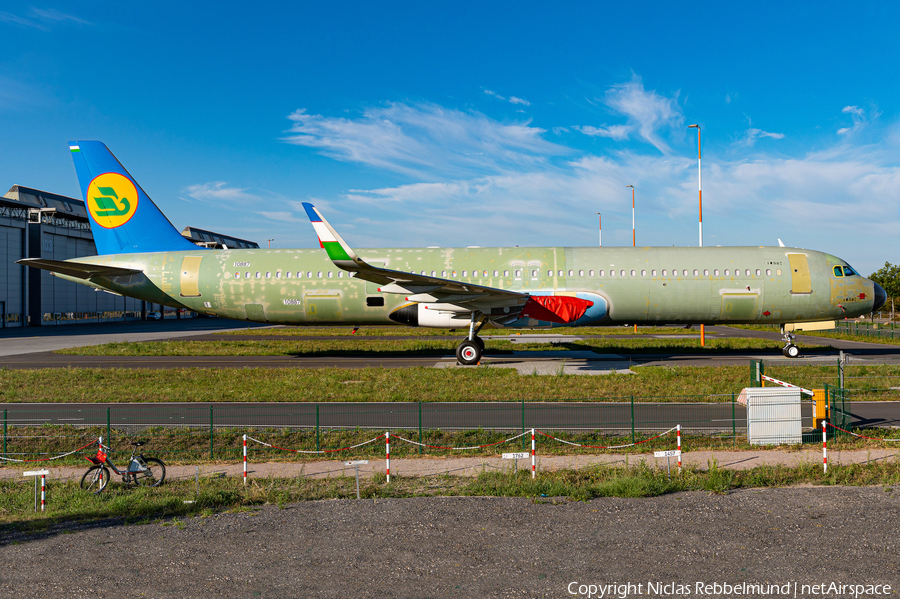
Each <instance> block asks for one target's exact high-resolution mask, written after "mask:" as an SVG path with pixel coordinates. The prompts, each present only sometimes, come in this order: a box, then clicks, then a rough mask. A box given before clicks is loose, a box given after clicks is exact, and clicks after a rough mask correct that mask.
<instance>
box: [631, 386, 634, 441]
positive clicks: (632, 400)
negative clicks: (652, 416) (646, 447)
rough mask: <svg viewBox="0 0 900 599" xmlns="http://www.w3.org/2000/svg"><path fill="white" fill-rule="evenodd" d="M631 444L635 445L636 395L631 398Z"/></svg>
mask: <svg viewBox="0 0 900 599" xmlns="http://www.w3.org/2000/svg"><path fill="white" fill-rule="evenodd" d="M631 442H632V443H634V395H632V396H631Z"/></svg>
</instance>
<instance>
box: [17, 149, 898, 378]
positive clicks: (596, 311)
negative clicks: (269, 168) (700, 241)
mask: <svg viewBox="0 0 900 599" xmlns="http://www.w3.org/2000/svg"><path fill="white" fill-rule="evenodd" d="M70 150H71V154H72V159H73V160H74V162H75V171H76V173H77V175H78V181H79V183H80V185H81V189H82V192H83V194H84V201H85V206H86V208H87V211H88V214H89V215H90V223H91V230H92V232H93V235H94V241H95V243H96V246H97V252H98V254H99V255H98V256H93V257H88V258H76V259H72V260H66V261H57V260H45V259H42V258H27V259H24V260H20V261H19V262H20V263H22V264H27V265H28V266H32V267H35V268H41V269H44V270H48V271H50V272H51V273H53V274H54V275H55V276H57V277H60V278H63V279H66V280H69V281H74V282H76V283H80V284H83V285H89V286H91V287H95V288H98V289H103V290H106V291H111V292H113V293H117V294H121V295H125V296H129V297H134V298H138V299H141V300H145V301H149V302H153V303H158V304H163V305H166V306H170V307H174V308H187V309H190V310H194V311H196V312H200V313H206V314H210V315H216V316H221V317H225V318H232V319H235V320H247V321H253V322H268V323H273V324H286V325H305V324H337V323H349V324H353V325H376V324H394V323H401V324H406V325H410V326H424V327H438V328H448V329H457V328H465V327H468V330H469V334H468V336H467V337H466V339H465V340H464V341H463V342H462V343H460V344H459V347H458V348H457V352H456V355H457V358H458V360H459V362H460V363H461V364H464V365H472V364H477V363H478V361H479V360H480V358H481V355H482V352H483V349H484V344H483V342H482V340H481V339H480V337H478V333H479V331H480V330H481V328H482V327H484V326H486V325H489V326H492V327H500V328H502V327H510V328H533V327H548V326H554V327H555V326H583V325H593V326H604V325H610V326H612V325H621V324H626V323H627V324H644V325H660V324H685V325H687V324H723V323H725V324H780V325H782V332H783V333H784V336H785V347H784V353H785V355H786V356H789V357H796V356H797V355H799V349H798V348H797V347H796V346H795V345H794V344H793V343H792V341H793V335H792V333H791V329H792V327H787V330H786V328H785V326H784V325H786V324H790V323H809V322H819V321H828V320H831V321H833V320H836V319H839V318H845V317H847V318H850V317H855V316H860V315H863V314H868V313H870V312H872V311H874V310H877V309H878V308H879V307H881V306H882V305H883V304H884V302H885V299H886V295H885V292H884V290H883V289H882V288H881V287H879V286H878V285H877V284H875V283H874V282H872V281H870V280H868V279H866V278H864V277H862V276H860V275H859V274H857V273H856V272H855V271H854V270H853V269H852V268H851V267H850V265H849V264H847V263H846V262H845V261H843V260H841V259H840V258H837V257H835V256H832V255H830V254H825V253H822V252H816V251H812V250H805V249H800V248H787V247H725V248H723V247H704V248H654V247H643V248H629V247H622V248H594V247H583V248H576V247H521V248H520V247H515V248H509V247H498V248H480V247H478V248H378V249H365V250H360V251H359V252H355V251H354V250H353V249H351V248H350V246H349V245H347V243H346V242H345V241H344V240H343V239H342V238H341V237H340V235H338V233H337V232H336V231H335V230H334V228H333V227H332V226H331V225H329V224H328V222H327V221H326V220H325V219H324V218H323V217H322V215H321V213H320V212H319V211H318V210H317V209H316V208H314V207H313V206H312V205H311V204H304V206H305V208H306V212H307V214H308V216H309V218H310V221H311V222H312V225H313V227H314V228H315V231H316V234H317V235H318V237H319V242H320V245H321V246H322V248H324V251H322V249H313V250H310V249H294V250H287V249H268V250H267V249H252V250H247V249H243V250H241V249H225V250H209V249H204V248H200V247H197V246H195V245H194V244H193V243H191V242H190V241H188V240H187V239H185V238H184V237H182V236H181V234H179V233H178V231H177V230H176V229H175V227H173V226H172V224H171V223H170V222H169V221H168V220H167V219H166V217H165V216H164V215H163V213H162V212H160V210H159V208H157V207H156V205H155V204H154V203H153V201H152V200H150V198H149V197H148V196H147V194H146V193H145V192H144V190H143V189H141V187H140V186H139V185H138V184H137V182H136V181H135V180H134V179H133V178H132V177H131V175H129V174H128V172H127V171H126V170H125V168H124V167H123V166H122V165H121V164H120V163H119V161H118V160H117V159H116V158H115V156H113V154H112V153H111V152H110V151H109V150H108V149H107V147H106V146H105V145H104V144H102V143H101V142H98V141H80V142H70Z"/></svg>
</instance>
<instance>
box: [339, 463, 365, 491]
mask: <svg viewBox="0 0 900 599" xmlns="http://www.w3.org/2000/svg"><path fill="white" fill-rule="evenodd" d="M368 463H369V460H355V461H351V462H344V466H353V467H354V468H355V469H356V498H357V499H359V467H360V466H362V465H365V464H368Z"/></svg>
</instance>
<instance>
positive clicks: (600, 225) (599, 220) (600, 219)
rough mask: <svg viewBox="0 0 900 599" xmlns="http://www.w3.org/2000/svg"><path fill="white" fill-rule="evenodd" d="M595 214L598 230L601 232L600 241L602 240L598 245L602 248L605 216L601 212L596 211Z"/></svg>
mask: <svg viewBox="0 0 900 599" xmlns="http://www.w3.org/2000/svg"><path fill="white" fill-rule="evenodd" d="M594 214H596V215H597V232H598V233H599V235H598V241H599V242H600V245H598V246H597V247H601V248H602V247H603V216H602V215H601V214H600V213H599V212H595V213H594Z"/></svg>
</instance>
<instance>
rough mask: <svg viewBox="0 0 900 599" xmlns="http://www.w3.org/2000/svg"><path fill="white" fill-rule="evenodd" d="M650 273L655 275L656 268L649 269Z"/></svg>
mask: <svg viewBox="0 0 900 599" xmlns="http://www.w3.org/2000/svg"><path fill="white" fill-rule="evenodd" d="M650 274H651V275H653V276H654V277H655V276H656V269H655V268H654V269H653V270H651V271H650Z"/></svg>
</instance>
